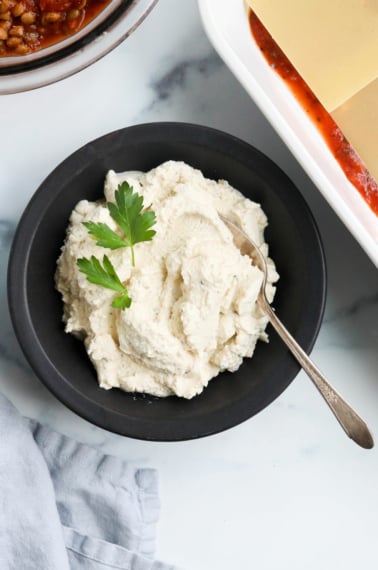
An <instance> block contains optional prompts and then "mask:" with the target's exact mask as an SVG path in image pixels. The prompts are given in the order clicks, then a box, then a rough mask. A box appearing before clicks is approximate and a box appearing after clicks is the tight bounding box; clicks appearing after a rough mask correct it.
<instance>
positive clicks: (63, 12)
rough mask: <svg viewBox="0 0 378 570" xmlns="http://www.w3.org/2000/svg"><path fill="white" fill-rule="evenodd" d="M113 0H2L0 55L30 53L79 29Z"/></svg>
mask: <svg viewBox="0 0 378 570" xmlns="http://www.w3.org/2000/svg"><path fill="white" fill-rule="evenodd" d="M110 1H111V0H0V57H1V56H3V57H4V56H17V55H26V54H29V53H32V52H35V51H38V50H40V49H42V48H44V47H47V46H50V45H51V44H54V43H56V42H59V41H61V40H63V39H65V38H66V37H67V36H70V35H72V34H74V33H76V32H77V31H78V30H79V29H81V28H82V27H83V26H85V25H86V24H88V23H89V22H90V21H91V20H93V18H95V17H96V16H97V14H99V12H101V11H102V10H103V9H104V8H105V6H107V5H108V4H109V3H110Z"/></svg>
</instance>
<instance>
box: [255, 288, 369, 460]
mask: <svg viewBox="0 0 378 570" xmlns="http://www.w3.org/2000/svg"><path fill="white" fill-rule="evenodd" d="M259 302H260V305H261V307H262V308H263V310H264V311H265V312H266V314H267V315H268V317H269V320H270V322H271V324H272V326H273V327H274V329H275V330H276V331H277V333H278V334H279V335H280V337H281V339H282V340H283V341H284V343H285V344H286V345H287V347H288V348H289V349H290V351H291V352H292V354H293V355H294V356H295V358H296V359H297V361H298V362H299V364H300V365H301V366H302V368H303V370H304V371H305V372H306V374H307V375H308V377H309V378H310V379H311V380H312V381H313V383H314V384H315V386H316V387H317V389H318V390H319V392H320V393H321V395H322V396H323V398H324V400H325V401H326V402H327V404H328V406H329V407H330V408H331V410H332V412H333V413H334V415H335V416H336V418H337V420H338V421H339V423H340V425H341V427H342V428H343V429H344V431H345V432H346V434H347V435H348V436H349V437H350V438H351V439H352V440H353V441H355V442H356V443H357V444H358V445H360V446H361V447H363V448H365V449H371V448H372V447H373V446H374V440H373V436H372V435H371V433H370V431H369V428H368V427H367V425H366V423H365V422H364V421H363V420H362V419H361V418H360V416H359V415H358V414H357V413H356V412H355V411H354V410H353V409H352V408H351V407H350V406H349V404H347V402H345V400H344V399H343V398H342V397H341V396H340V394H338V392H337V391H336V390H335V389H334V388H332V386H330V385H329V383H328V382H327V380H326V379H325V377H324V376H323V374H322V373H321V372H320V370H319V369H318V368H317V367H316V366H315V364H314V363H313V362H312V360H311V359H310V358H309V357H308V356H307V354H306V353H305V352H304V350H303V349H302V348H301V347H300V346H299V344H298V343H297V341H296V340H295V339H294V338H293V337H292V336H291V334H290V333H289V331H288V330H287V329H286V327H285V326H284V325H283V324H282V322H281V321H280V320H279V318H278V317H277V316H276V314H275V312H274V311H273V309H272V308H271V306H270V305H269V303H268V301H267V300H266V299H265V297H263V295H260V297H259Z"/></svg>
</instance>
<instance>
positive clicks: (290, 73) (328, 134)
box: [249, 11, 378, 215]
mask: <svg viewBox="0 0 378 570" xmlns="http://www.w3.org/2000/svg"><path fill="white" fill-rule="evenodd" d="M249 24H250V29H251V32H252V35H253V38H254V39H255V41H256V44H257V45H258V47H259V49H260V50H261V52H262V54H263V55H264V57H265V59H266V60H267V62H268V64H269V65H270V67H272V68H273V69H274V70H275V71H276V72H277V73H278V74H279V75H280V77H282V79H283V80H284V81H285V83H286V84H287V85H288V86H289V87H290V89H291V91H292V92H293V94H294V95H295V97H296V99H297V100H298V101H299V102H300V104H301V105H302V107H303V109H304V110H305V111H306V113H307V114H308V116H309V117H310V118H311V120H312V121H313V122H314V123H315V124H316V126H317V128H318V130H319V131H320V133H321V134H322V136H323V138H324V140H325V142H326V143H327V145H328V147H329V149H330V150H331V152H332V154H333V156H334V157H335V158H336V160H337V162H338V163H339V165H340V167H341V168H342V170H343V171H344V173H345V175H346V177H347V178H348V180H349V181H350V182H351V183H352V184H353V186H355V188H357V190H358V191H359V192H360V194H361V196H362V197H363V198H364V200H365V201H366V203H367V204H368V205H369V206H370V208H371V209H372V210H373V212H374V213H375V214H376V215H378V184H377V182H376V181H375V180H374V179H373V177H372V176H371V174H370V173H369V172H368V170H367V169H366V167H365V166H364V164H363V162H362V161H361V159H360V158H359V156H358V154H357V153H356V151H355V150H354V149H353V148H352V146H351V145H350V143H349V142H348V140H347V139H346V138H345V136H344V135H343V133H342V131H341V130H340V128H339V127H338V126H337V124H336V123H335V121H334V120H333V119H332V117H331V115H330V114H329V113H328V112H327V111H326V109H325V108H324V107H323V105H322V104H321V103H320V101H319V100H318V99H317V97H316V96H315V94H314V93H313V92H312V91H311V89H310V88H309V86H308V85H307V83H306V82H305V81H304V80H303V79H302V77H301V76H300V75H299V73H298V72H297V71H296V69H295V67H294V66H293V65H292V64H291V63H290V61H289V59H288V58H287V57H286V55H285V54H284V53H283V51H282V50H281V49H280V47H279V46H278V45H277V44H276V42H275V41H274V39H273V38H272V36H271V35H270V34H269V32H268V31H267V29H266V28H265V27H264V26H263V24H262V23H261V22H260V20H259V19H258V17H257V16H256V15H255V14H254V13H253V12H252V11H250V14H249Z"/></svg>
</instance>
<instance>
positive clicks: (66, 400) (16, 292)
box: [7, 122, 326, 441]
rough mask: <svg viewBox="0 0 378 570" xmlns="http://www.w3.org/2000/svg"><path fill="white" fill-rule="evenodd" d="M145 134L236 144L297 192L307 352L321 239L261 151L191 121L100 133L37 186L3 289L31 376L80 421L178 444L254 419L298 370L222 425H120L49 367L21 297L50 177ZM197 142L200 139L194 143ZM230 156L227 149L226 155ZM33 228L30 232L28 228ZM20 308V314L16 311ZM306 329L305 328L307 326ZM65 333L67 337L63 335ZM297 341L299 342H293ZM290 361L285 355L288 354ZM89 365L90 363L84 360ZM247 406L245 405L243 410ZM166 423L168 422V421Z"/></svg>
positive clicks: (322, 290)
mask: <svg viewBox="0 0 378 570" xmlns="http://www.w3.org/2000/svg"><path fill="white" fill-rule="evenodd" d="M143 130H147V131H148V132H149V133H150V134H151V133H152V135H153V136H155V138H156V137H158V138H159V136H160V137H161V132H162V131H164V132H165V136H166V137H168V136H172V134H174V133H175V131H177V130H178V131H179V132H184V133H185V135H186V136H188V135H190V136H189V139H190V137H192V138H193V141H196V142H195V144H200V145H203V144H204V137H210V141H211V142H210V143H208V146H209V147H211V148H212V145H213V143H214V140H216V141H218V142H220V143H222V144H223V143H226V145H227V148H228V149H231V146H230V145H236V146H237V147H238V149H242V151H243V152H244V153H246V154H247V155H248V154H250V153H251V152H252V153H253V154H254V155H256V156H258V157H259V159H260V160H262V161H263V163H266V165H267V166H269V168H270V169H272V170H273V171H275V172H276V173H277V174H279V176H284V177H285V179H287V181H288V182H289V183H290V184H291V186H292V188H293V190H294V191H295V192H296V196H295V198H296V199H298V201H299V202H300V203H301V207H302V208H303V210H302V212H303V213H304V215H305V220H304V221H305V222H306V224H307V223H309V228H310V233H312V239H313V245H315V246H316V248H317V251H316V256H314V257H316V258H317V259H316V262H315V261H314V260H311V261H310V263H312V264H313V265H314V263H315V265H314V267H313V271H316V275H315V276H316V277H317V279H318V282H317V284H316V287H315V289H316V295H315V293H314V291H313V292H312V295H313V296H314V295H315V296H316V299H315V300H316V308H315V309H314V310H313V313H314V315H313V316H312V322H311V326H310V328H309V327H308V325H306V324H305V323H302V331H300V332H301V334H302V333H303V330H306V333H303V334H304V336H305V337H306V335H307V338H306V342H305V343H302V346H303V348H304V349H305V350H306V351H307V352H310V351H311V349H312V348H313V346H314V343H315V341H316V338H317V335H318V332H319V329H320V326H321V323H322V319H323V314H324V310H325V301H326V263H325V254H324V249H323V244H322V241H321V236H320V233H319V230H318V227H317V224H316V221H315V219H314V217H313V215H312V212H311V210H310V208H309V207H308V205H307V203H306V201H305V199H304V198H303V196H302V195H301V193H300V191H299V190H298V189H297V187H296V186H295V185H294V184H293V183H292V181H291V180H290V178H289V177H288V176H287V175H286V174H285V173H284V172H283V171H282V170H281V168H280V167H279V166H277V165H276V164H275V163H274V162H273V161H272V160H271V159H270V158H268V157H267V156H266V155H264V154H263V153H262V152H261V151H260V150H258V149H256V148H255V147H253V146H252V145H250V144H249V143H247V142H245V141H243V140H241V139H239V138H237V137H235V136H234V135H230V134H228V133H225V132H223V131H220V130H218V129H214V128H211V127H205V126H202V125H196V124H192V123H180V122H162V123H144V124H139V125H133V126H130V127H126V128H124V129H119V130H117V131H113V132H111V133H107V134H104V135H102V136H100V137H98V138H96V139H94V140H92V141H90V142H88V143H87V144H85V145H84V146H82V147H80V148H79V149H77V150H76V151H74V152H73V153H72V154H70V155H69V156H68V157H67V158H66V159H65V160H63V161H62V162H61V163H60V164H59V165H58V166H57V167H56V168H55V169H54V170H53V171H52V172H51V173H50V174H49V175H48V176H47V177H46V178H45V180H44V181H43V182H42V183H41V185H40V186H39V188H38V189H37V190H36V192H35V193H34V194H33V196H32V197H31V199H30V201H29V203H28V204H27V206H26V208H25V210H24V212H23V214H22V216H21V218H20V220H19V223H18V225H17V228H16V233H15V236H14V239H13V242H12V246H11V252H10V256H9V262H8V276H7V290H8V305H9V311H10V316H11V321H12V324H13V328H14V330H15V333H16V337H17V339H18V342H19V344H20V346H21V349H22V351H23V352H24V354H25V356H26V358H27V360H28V362H29V364H30V365H31V368H32V369H33V370H34V372H35V373H36V375H37V377H38V378H39V379H40V380H41V382H42V383H43V384H44V385H45V386H46V387H47V388H48V389H49V390H50V392H52V393H53V394H54V395H55V397H56V398H57V399H58V400H59V401H61V402H62V403H63V404H64V405H65V406H67V407H68V408H69V409H71V410H72V411H74V412H75V413H77V414H78V415H79V416H81V417H82V418H84V419H86V420H87V421H90V422H91V423H93V424H95V425H97V426H99V427H101V428H103V429H107V430H108V431H112V432H114V433H117V434H120V435H125V436H128V437H132V438H135V439H142V440H150V441H183V440H190V439H195V438H199V437H204V436H208V435H212V434H215V433H219V432H221V431H224V430H226V429H229V428H231V427H234V426H236V425H238V424H240V423H242V422H243V421H245V420H247V419H249V418H250V417H251V416H254V415H256V414H257V413H259V412H260V411H261V410H263V409H264V408H265V407H266V406H267V405H269V404H270V403H272V402H273V401H274V400H275V399H276V398H277V397H278V396H279V395H280V394H281V393H282V392H283V391H284V390H285V389H286V388H287V387H288V386H289V384H290V383H291V382H292V380H293V379H294V378H295V376H296V375H297V374H298V372H299V371H300V370H301V368H300V366H299V364H298V363H297V362H296V361H295V360H294V359H292V363H290V373H289V374H288V376H287V378H286V379H285V382H282V383H281V384H280V385H279V387H278V389H276V391H275V392H274V393H273V395H272V396H273V397H270V396H269V398H267V402H265V401H264V402H262V403H261V405H260V408H259V409H256V410H255V411H254V412H253V413H252V414H250V413H249V411H248V409H245V406H244V407H243V409H242V412H241V413H240V410H238V406H237V405H236V404H235V406H233V407H231V408H230V409H228V416H229V417H227V421H225V417H224V416H222V415H219V414H218V410H215V411H214V412H213V413H212V414H209V415H208V416H207V417H205V418H204V419H202V420H201V422H200V425H198V423H197V422H198V418H194V419H193V418H190V421H188V422H187V423H186V424H185V423H183V425H182V426H179V428H178V431H176V432H175V433H174V434H172V432H171V430H170V426H169V425H167V426H159V429H158V430H156V422H155V421H151V420H149V419H144V418H143V419H141V418H136V417H133V418H131V419H129V421H128V422H126V421H125V416H123V415H122V414H120V413H118V412H117V411H114V410H112V412H111V414H110V416H111V417H110V418H109V416H108V415H107V414H106V413H104V410H103V406H101V405H100V404H98V403H97V402H94V401H93V400H91V399H90V398H88V397H87V396H86V395H83V394H82V393H81V392H79V391H78V390H77V389H76V387H75V386H74V385H73V384H71V383H68V382H67V380H66V379H65V378H64V376H62V375H61V373H60V371H59V370H58V369H57V368H56V367H55V365H54V363H53V362H51V361H50V360H49V359H48V357H47V355H46V354H45V352H44V350H43V346H42V345H41V343H40V341H39V338H38V337H37V335H36V333H35V330H34V326H33V323H32V318H31V314H30V310H29V306H28V302H27V295H26V282H27V278H26V274H27V266H28V259H29V254H30V249H31V246H32V243H33V240H34V236H35V233H36V231H37V226H38V222H39V220H40V219H41V215H42V216H43V214H44V211H43V212H42V213H41V208H40V200H41V198H43V197H44V195H45V193H46V191H47V190H48V188H49V184H50V183H51V181H52V180H54V178H55V177H57V176H59V173H60V171H61V169H62V168H63V167H64V165H66V163H68V162H69V161H72V160H75V164H76V166H77V164H80V163H81V160H80V159H81V158H85V157H86V159H87V160H93V157H94V156H95V154H93V152H92V151H91V149H92V148H93V145H96V144H100V145H101V144H104V143H105V144H106V143H107V142H108V140H109V137H113V138H114V137H117V136H118V137H122V135H123V134H124V133H127V134H129V135H131V134H133V133H137V132H138V131H140V132H142V131H143ZM197 141H200V142H198V143H197ZM230 152H231V151H230ZM49 200H50V202H51V201H52V200H54V196H53V194H52V193H51V192H50V195H49ZM47 207H48V203H45V202H44V210H45V209H46V208H47ZM31 228H32V231H30V229H31ZM20 267H22V268H23V271H22V275H20ZM20 307H21V309H22V310H21V311H20ZM306 327H307V328H306ZM64 334H66V333H64ZM298 340H299V342H301V339H298ZM289 358H290V356H289ZM88 363H89V360H88ZM46 366H48V367H49V373H50V374H51V375H53V376H54V378H53V379H51V377H50V376H49V374H47V375H46ZM215 382H216V380H215ZM247 407H248V406H247ZM234 408H235V409H236V411H237V412H238V418H237V419H235V415H234ZM167 424H169V419H168V418H167Z"/></svg>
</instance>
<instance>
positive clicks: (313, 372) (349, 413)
mask: <svg viewBox="0 0 378 570" xmlns="http://www.w3.org/2000/svg"><path fill="white" fill-rule="evenodd" d="M220 218H221V219H222V221H223V222H224V223H225V225H226V226H227V227H228V229H229V230H230V231H231V233H232V236H233V240H234V243H235V245H236V247H238V248H239V250H240V252H241V253H242V254H243V255H248V256H249V257H250V258H251V259H252V262H253V263H254V265H256V267H258V268H259V269H260V271H262V273H263V281H262V284H261V288H260V292H259V296H258V300H257V302H258V303H259V305H260V307H261V309H262V310H263V311H264V312H265V314H266V315H267V316H268V318H269V320H270V322H271V324H272V326H273V327H274V329H275V330H276V332H277V333H278V334H279V336H280V337H281V339H282V340H283V341H284V343H285V344H286V346H287V347H288V348H289V350H290V351H291V353H292V354H293V356H294V357H295V358H296V359H297V361H298V362H299V364H300V365H301V366H302V368H303V370H304V371H305V372H306V374H307V375H308V377H309V378H310V380H312V382H313V383H314V384H315V386H316V388H317V389H318V390H319V392H320V394H321V395H322V396H323V398H324V400H325V401H326V402H327V404H328V406H329V407H330V409H331V410H332V412H333V413H334V415H335V417H336V419H337V420H338V422H339V423H340V425H341V427H342V428H343V429H344V431H345V433H346V434H347V435H348V436H349V437H350V438H351V439H352V440H353V441H354V442H355V443H357V444H358V445H360V446H361V447H363V448H364V449H371V448H372V447H374V439H373V436H372V435H371V433H370V431H369V428H368V427H367V425H366V423H365V422H364V421H363V420H362V419H361V418H360V416H359V415H358V414H357V413H356V412H355V411H354V410H353V409H352V408H351V407H350V405H349V404H347V402H346V401H345V400H344V399H343V398H342V397H341V396H340V394H339V393H338V392H337V391H336V390H335V389H334V388H333V387H332V386H331V385H330V384H329V382H328V381H327V380H326V378H325V377H324V376H323V374H322V373H321V372H320V370H319V369H318V368H317V367H316V366H315V364H314V363H313V362H312V360H311V359H310V358H309V357H308V355H307V354H306V353H305V352H304V350H303V349H302V348H301V347H300V346H299V344H298V343H297V341H296V340H295V339H294V337H293V336H292V335H291V334H290V333H289V331H288V330H287V329H286V327H285V326H284V325H283V323H282V322H281V321H280V320H279V318H278V317H277V315H276V313H275V312H274V310H273V309H272V307H271V306H270V304H269V301H268V299H267V297H266V294H265V288H266V282H267V271H268V269H267V264H266V259H265V257H264V255H263V254H262V253H261V251H260V249H259V247H258V246H257V244H256V243H255V242H254V241H253V240H252V239H251V238H249V237H248V236H247V235H246V234H245V233H244V232H243V231H242V230H241V229H240V228H239V227H238V226H236V225H235V224H234V223H233V222H231V220H229V219H227V218H225V217H224V216H220Z"/></svg>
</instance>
